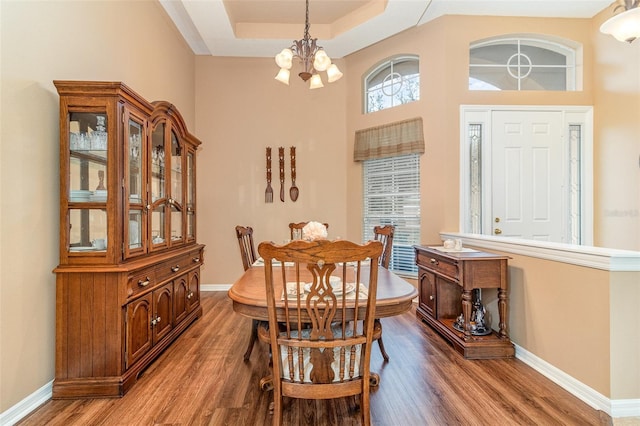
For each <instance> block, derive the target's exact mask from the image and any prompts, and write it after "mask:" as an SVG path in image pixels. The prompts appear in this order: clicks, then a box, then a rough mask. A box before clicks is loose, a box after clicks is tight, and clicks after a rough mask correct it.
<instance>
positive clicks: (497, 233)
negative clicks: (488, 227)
mask: <svg viewBox="0 0 640 426" xmlns="http://www.w3.org/2000/svg"><path fill="white" fill-rule="evenodd" d="M493 233H494V234H496V235H500V234H502V230H501V229H500V228H496V229H494V230H493Z"/></svg>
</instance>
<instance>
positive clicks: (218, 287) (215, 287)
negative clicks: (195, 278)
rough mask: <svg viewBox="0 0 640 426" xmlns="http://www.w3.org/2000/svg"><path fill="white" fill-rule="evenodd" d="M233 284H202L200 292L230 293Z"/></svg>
mask: <svg viewBox="0 0 640 426" xmlns="http://www.w3.org/2000/svg"><path fill="white" fill-rule="evenodd" d="M230 288H231V284H202V285H200V291H229V289H230Z"/></svg>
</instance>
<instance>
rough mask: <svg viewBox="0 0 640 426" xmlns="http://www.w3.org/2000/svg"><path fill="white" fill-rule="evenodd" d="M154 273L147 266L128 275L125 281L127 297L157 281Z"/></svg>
mask: <svg viewBox="0 0 640 426" xmlns="http://www.w3.org/2000/svg"><path fill="white" fill-rule="evenodd" d="M157 282H158V281H157V279H156V273H155V270H154V269H153V268H148V269H145V270H143V271H140V272H137V273H135V274H132V275H130V276H129V280H128V283H127V297H132V296H135V295H137V294H138V293H141V292H143V291H145V290H147V289H150V288H151V287H153V286H154V285H155V284H156V283H157Z"/></svg>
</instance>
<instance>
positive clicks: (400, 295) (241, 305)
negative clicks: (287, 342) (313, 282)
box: [228, 266, 418, 321]
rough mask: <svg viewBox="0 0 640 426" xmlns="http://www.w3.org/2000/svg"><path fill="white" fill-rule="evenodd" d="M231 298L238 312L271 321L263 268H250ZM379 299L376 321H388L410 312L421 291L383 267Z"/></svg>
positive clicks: (232, 287) (235, 286)
mask: <svg viewBox="0 0 640 426" xmlns="http://www.w3.org/2000/svg"><path fill="white" fill-rule="evenodd" d="M275 269H276V267H275V266H274V270H275ZM274 275H277V274H274ZM363 275H364V272H363ZM362 278H363V279H362V281H363V282H365V283H368V281H369V279H368V278H367V277H364V276H363V277H362ZM365 278H366V279H365ZM280 286H282V284H281V283H280ZM228 295H229V298H231V300H232V301H233V310H234V311H235V312H237V313H239V314H242V315H244V316H246V317H249V318H253V319H256V320H262V321H268V319H269V317H268V314H267V296H266V290H265V282H264V267H263V266H252V267H251V268H249V269H247V270H246V271H245V272H244V273H243V274H242V276H241V277H240V278H238V280H237V281H236V282H235V283H234V284H233V286H231V289H229V292H228ZM376 296H377V297H376V318H384V317H390V316H394V315H399V314H401V313H403V312H406V311H408V310H409V308H411V303H412V301H413V299H414V298H416V297H417V296H418V291H417V290H416V288H415V287H414V286H413V285H411V284H410V283H409V282H407V281H406V280H404V279H402V278H401V277H399V276H398V275H396V274H394V273H393V272H391V271H389V270H388V269H385V268H383V267H381V266H380V267H378V291H377V294H376Z"/></svg>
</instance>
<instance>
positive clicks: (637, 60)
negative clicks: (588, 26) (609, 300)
mask: <svg viewBox="0 0 640 426" xmlns="http://www.w3.org/2000/svg"><path fill="white" fill-rule="evenodd" d="M610 16H611V9H605V10H604V11H603V12H601V13H600V14H598V16H596V17H595V19H594V20H593V22H592V30H593V36H592V42H593V44H594V49H595V52H596V54H595V57H594V69H595V70H596V72H595V73H594V104H595V105H596V108H595V114H594V117H595V118H594V121H595V135H594V136H595V145H594V153H593V154H594V158H595V159H596V162H595V164H594V169H595V175H596V179H595V181H594V187H595V205H596V208H595V209H594V222H595V223H594V229H595V242H596V245H599V246H602V247H615V248H621V249H627V250H640V43H638V41H636V42H635V43H632V44H629V43H621V42H619V41H617V40H615V39H614V38H613V37H610V36H606V35H603V34H600V33H599V32H598V31H597V29H598V28H599V27H600V25H601V24H602V22H604V21H605V20H606V19H607V18H608V17H610Z"/></svg>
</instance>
